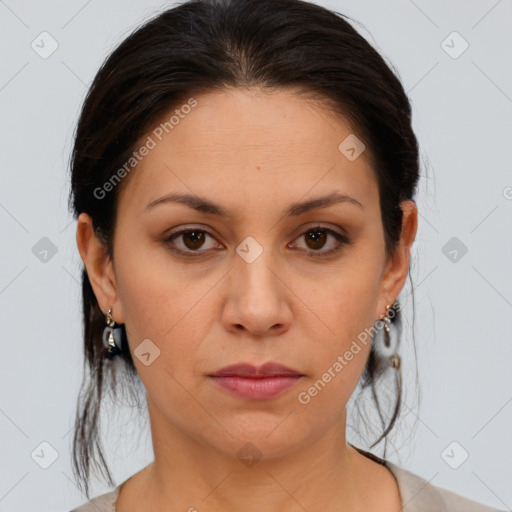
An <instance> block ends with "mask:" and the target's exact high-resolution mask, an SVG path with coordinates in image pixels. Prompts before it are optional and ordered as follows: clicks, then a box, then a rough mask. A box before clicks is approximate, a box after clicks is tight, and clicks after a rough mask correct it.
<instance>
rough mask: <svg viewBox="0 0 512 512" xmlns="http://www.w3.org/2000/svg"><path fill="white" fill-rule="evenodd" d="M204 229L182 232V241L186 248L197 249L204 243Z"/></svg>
mask: <svg viewBox="0 0 512 512" xmlns="http://www.w3.org/2000/svg"><path fill="white" fill-rule="evenodd" d="M204 240H205V236H204V231H187V232H185V233H183V243H184V244H185V246H186V247H187V249H192V250H194V249H199V248H200V247H201V246H202V245H203V244H204Z"/></svg>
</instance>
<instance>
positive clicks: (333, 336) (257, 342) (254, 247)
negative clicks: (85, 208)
mask: <svg viewBox="0 0 512 512" xmlns="http://www.w3.org/2000/svg"><path fill="white" fill-rule="evenodd" d="M194 99H195V100H196V101H197V104H195V103H194V104H195V106H193V107H191V108H190V109H188V108H184V109H179V107H178V110H179V112H180V114H181V115H180V114H178V113H177V114H176V115H177V116H178V117H177V118H179V121H178V122H177V123H176V119H177V118H176V119H174V122H175V123H176V124H173V127H172V129H170V128H169V125H167V131H168V133H166V131H165V130H162V128H161V127H160V129H159V128H158V127H159V123H156V124H155V130H153V131H151V132H149V133H148V134H146V135H145V136H144V137H143V139H141V140H142V143H146V144H147V147H151V148H150V149H149V150H148V151H147V152H145V153H147V154H146V155H145V156H143V157H141V159H140V162H139V163H138V164H137V165H136V167H135V168H134V169H133V170H132V171H131V174H130V175H129V176H127V177H126V178H124V179H125V180H127V181H126V183H123V187H124V188H123V190H122V193H121V195H120V198H119V206H118V218H117V224H116V231H115V239H114V260H113V261H114V263H113V267H112V266H110V263H109V265H108V269H107V272H106V274H107V275H109V276H110V278H111V283H112V286H111V287H110V286H109V285H107V284H105V281H103V282H102V283H103V284H101V285H97V284H96V283H97V281H96V280H95V282H94V283H93V287H94V288H95V292H96V294H97V297H98V300H99V302H100V305H101V306H102V307H103V310H104V311H106V310H107V309H108V308H109V307H113V316H114V319H115V320H116V321H117V322H118V323H125V325H126V329H127V333H128V338H129V345H130V350H131V351H132V355H133V359H134V362H135V365H136V367H137V371H138V373H139V375H140V378H141V380H142V382H143V384H144V386H145V388H146V390H147V396H148V405H149V407H150V414H151V419H152V429H153V431H154V432H157V433H158V435H161V436H162V438H164V436H165V435H166V434H170V432H174V433H179V435H182V436H183V435H185V436H186V437H187V438H188V439H193V440H194V441H195V442H198V443H200V445H202V446H209V447H214V448H215V449H217V450H220V451H221V452H223V453H226V454H229V455H232V456H236V453H237V452H238V451H239V450H240V449H241V448H242V447H243V446H244V445H245V443H246V442H251V443H252V444H253V445H255V446H256V448H257V450H259V452H260V453H261V454H262V456H264V457H265V456H266V457H269V458H272V457H276V456H280V455H284V454H286V453H288V452H291V451H293V450H297V449H298V448H299V447H302V446H305V445H307V444H310V443H312V442H314V441H315V440H318V439H319V438H320V437H321V436H323V435H324V434H326V433H327V432H331V433H332V435H336V436H340V435H343V434H344V427H345V424H344V421H345V405H346V403H347V401H348V399H349V397H350V395H351V393H352V391H353V390H354V388H355V386H356V384H357V382H358V381H359V378H360V376H361V374H362V372H363V369H364V367H365V364H366V361H367V357H368V354H369V350H370V340H369V337H368V336H367V337H366V343H364V342H362V341H360V340H361V336H360V334H361V333H364V331H365V329H369V328H370V327H372V326H373V324H374V322H375V321H376V320H377V319H379V318H380V317H381V315H382V314H383V313H384V312H385V305H386V304H390V303H391V302H392V301H393V300H394V299H395V298H396V297H397V296H398V294H399V292H400V290H401V288H402V286H403V283H404V281H405V278H406V275H407V269H408V263H409V262H408V250H406V251H405V252H399V253H398V254H399V255H398V256H397V257H396V258H394V259H389V260H388V259H387V258H386V254H385V247H384V234H383V228H382V222H381V212H380V204H379V195H378V188H377V182H376V179H375V176H374V174H373V171H372V169H371V168H370V166H369V163H368V157H369V155H368V151H367V150H365V151H363V152H362V153H361V154H360V156H357V151H358V150H360V148H361V147H360V146H353V144H352V147H355V152H353V151H351V150H350V147H351V144H350V143H351V142H353V139H352V137H354V135H353V134H352V131H351V128H350V126H349V125H347V124H345V122H343V121H342V120H341V119H340V118H339V117H334V116H333V115H331V114H329V112H328V111H327V110H325V109H322V108H321V106H320V105H319V104H318V103H315V102H313V101H308V100H306V99H305V97H303V96H298V95H296V94H294V93H293V91H291V90H286V91H285V90H281V91H280V92H273V93H272V94H266V93H263V92H261V91H260V90H256V89H252V90H240V89H230V90H226V91H224V92H215V93H210V94H205V95H201V96H196V97H195V98H194ZM190 104H192V103H190ZM185 112H188V113H185ZM173 113H174V112H169V113H168V114H166V115H165V116H164V117H163V118H162V120H161V121H162V123H165V121H167V120H169V118H170V117H171V115H172V114H173ZM148 136H149V137H151V140H152V141H153V143H152V142H149V139H148V138H147V137H148ZM347 137H350V138H349V139H348V140H347V141H346V142H345V143H344V145H342V146H341V149H340V144H341V143H342V142H343V141H345V139H346V138H347ZM347 148H348V149H347ZM143 152H144V151H143ZM355 157H356V158H355ZM169 194H176V195H183V196H185V195H186V196H191V197H192V199H193V200H191V199H188V202H189V204H188V205H187V204H184V203H183V202H180V201H171V200H169V201H163V200H162V201H159V200H160V199H161V198H164V197H165V196H167V195H169ZM336 194H337V195H338V197H341V196H350V198H352V199H351V200H343V201H338V200H334V201H332V202H328V203H327V202H326V203H325V204H323V206H322V203H320V207H318V206H317V207H313V208H307V207H306V206H307V205H308V204H309V205H310V206H314V203H311V201H313V200H318V199H319V198H325V197H329V196H332V197H335V195H336ZM104 200H109V199H108V194H107V197H106V198H105V199H104ZM206 203H214V204H215V205H216V206H217V208H218V209H219V210H222V211H224V212H225V215H219V214H218V212H216V211H215V209H216V208H213V207H205V206H204V205H205V204H206ZM151 204H153V205H152V206H151ZM301 204H304V205H306V206H304V207H301V206H300V205H301ZM408 204H409V206H411V205H412V204H413V203H411V202H408ZM194 205H195V206H197V208H194V207H193V206H194ZM201 205H202V207H201ZM413 209H414V208H413ZM413 216H414V215H413ZM318 226H320V228H321V229H316V230H315V229H313V228H315V227H318ZM185 229H189V230H193V233H189V234H188V235H187V234H181V235H180V234H178V232H180V231H182V230H185ZM412 231H413V232H412V238H414V232H415V226H414V227H413V230H412ZM172 235H175V237H173V238H172V239H170V237H171V236H172ZM337 235H339V236H340V237H341V238H340V240H338V239H337ZM412 238H411V239H410V240H409V242H410V243H412ZM407 249H408V247H407ZM400 255H401V256H400ZM98 282H99V281H98ZM358 336H359V338H358ZM363 338H364V336H363ZM358 340H359V341H358ZM354 342H356V343H357V345H354ZM357 347H359V349H358V348H357ZM347 352H349V354H348V355H347ZM350 354H352V356H351V357H350ZM269 361H272V362H277V363H280V364H283V365H285V366H287V367H290V368H292V369H294V370H296V371H298V372H299V373H300V374H302V375H303V376H302V377H300V378H296V379H294V380H293V384H292V386H291V387H290V388H288V389H287V390H284V391H282V392H281V393H280V394H278V395H276V396H274V397H272V398H268V397H267V398H254V397H252V398H251V397H248V396H240V395H238V394H234V393H232V392H229V391H227V390H225V389H224V388H223V387H221V386H220V385H219V384H218V383H217V382H216V381H214V380H212V379H211V378H210V377H209V375H211V374H213V373H214V372H217V371H218V370H220V369H222V368H223V367H226V366H228V365H232V364H235V363H242V362H244V363H250V364H253V365H255V366H260V365H262V364H263V363H266V362H269ZM341 361H343V363H342V362H341ZM337 362H338V364H336V363H337ZM340 366H341V369H340ZM329 377H330V378H329ZM319 380H320V381H321V383H318V381H319ZM315 383H316V387H315ZM315 389H316V392H315Z"/></svg>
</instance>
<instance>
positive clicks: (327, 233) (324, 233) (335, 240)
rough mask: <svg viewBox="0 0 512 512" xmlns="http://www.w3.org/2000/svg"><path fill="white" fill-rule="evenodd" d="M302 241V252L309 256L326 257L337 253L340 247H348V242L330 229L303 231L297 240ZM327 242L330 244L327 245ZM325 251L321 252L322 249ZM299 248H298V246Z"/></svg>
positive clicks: (344, 237) (314, 228)
mask: <svg viewBox="0 0 512 512" xmlns="http://www.w3.org/2000/svg"><path fill="white" fill-rule="evenodd" d="M300 239H304V240H305V245H306V247H304V250H305V251H306V253H307V254H308V255H309V256H326V255H330V254H333V253H335V252H338V251H339V250H340V249H341V247H342V246H344V245H349V244H350V243H351V242H350V240H349V239H348V238H347V237H346V236H344V235H342V234H341V233H338V232H336V231H334V230H332V229H329V228H326V227H322V226H316V227H313V228H311V229H308V230H307V231H304V232H303V233H302V234H301V235H300V237H299V238H298V239H297V240H300ZM329 240H331V242H330V243H329ZM326 246H327V247H328V248H327V249H326V250H321V249H323V248H324V247H326ZM298 247H299V248H300V246H298Z"/></svg>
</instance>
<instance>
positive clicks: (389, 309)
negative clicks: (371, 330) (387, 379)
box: [381, 301, 402, 370]
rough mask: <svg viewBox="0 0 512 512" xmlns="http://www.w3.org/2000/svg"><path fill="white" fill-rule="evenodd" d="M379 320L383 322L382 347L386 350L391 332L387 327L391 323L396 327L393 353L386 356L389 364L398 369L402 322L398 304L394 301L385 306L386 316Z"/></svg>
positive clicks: (389, 346)
mask: <svg viewBox="0 0 512 512" xmlns="http://www.w3.org/2000/svg"><path fill="white" fill-rule="evenodd" d="M381 320H384V346H385V348H386V349H391V330H390V328H389V326H390V325H391V324H392V323H393V324H395V325H396V329H395V330H396V343H395V347H394V348H393V353H392V354H391V355H389V356H388V358H389V364H390V365H391V366H392V367H393V368H395V370H399V369H400V365H401V358H400V356H399V354H398V345H399V343H400V336H401V331H402V322H401V316H400V303H399V302H398V301H395V302H394V303H393V304H391V305H390V304H387V305H386V314H385V315H383V316H381Z"/></svg>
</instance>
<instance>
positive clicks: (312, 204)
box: [145, 192, 364, 218]
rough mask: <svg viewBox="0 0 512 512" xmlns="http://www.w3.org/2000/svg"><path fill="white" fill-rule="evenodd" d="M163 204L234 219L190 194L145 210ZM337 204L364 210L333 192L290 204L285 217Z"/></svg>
mask: <svg viewBox="0 0 512 512" xmlns="http://www.w3.org/2000/svg"><path fill="white" fill-rule="evenodd" d="M165 203H180V204H184V205H185V206H188V207H190V208H193V209H194V210H196V211H198V212H201V213H210V214H213V215H218V216H219V217H224V218H229V217H234V212H233V211H232V210H230V209H229V208H225V207H223V206H221V205H219V204H217V203H214V202H213V201H210V200H209V199H206V198H204V197H200V196H197V195H192V194H178V193H170V194H167V195H165V196H162V197H159V198H158V199H155V200H153V201H151V202H150V203H148V204H147V205H146V208H145V210H150V209H152V208H154V207H155V206H157V205H159V204H165ZM338 203H348V204H353V205H356V206H358V207H359V208H361V209H362V210H364V207H363V205H362V204H361V203H360V202H359V201H358V200H357V199H354V198H353V197H351V196H349V195H347V194H340V193H339V192H333V193H331V194H329V195H326V196H322V197H317V198H315V199H310V200H308V201H303V202H298V203H292V204H291V205H290V206H288V208H287V210H286V213H285V215H287V216H290V217H295V216H298V215H301V214H303V213H305V212H308V211H310V210H314V209H316V208H326V207H328V206H331V205H333V204H338Z"/></svg>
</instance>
